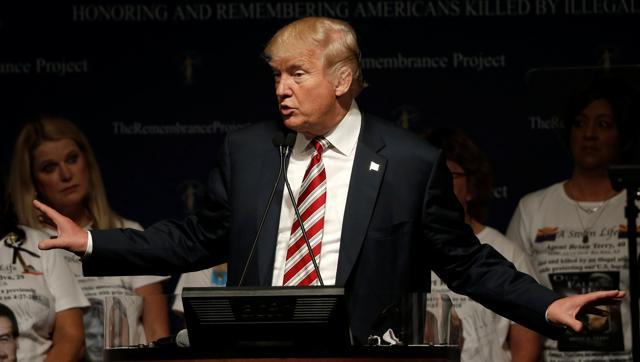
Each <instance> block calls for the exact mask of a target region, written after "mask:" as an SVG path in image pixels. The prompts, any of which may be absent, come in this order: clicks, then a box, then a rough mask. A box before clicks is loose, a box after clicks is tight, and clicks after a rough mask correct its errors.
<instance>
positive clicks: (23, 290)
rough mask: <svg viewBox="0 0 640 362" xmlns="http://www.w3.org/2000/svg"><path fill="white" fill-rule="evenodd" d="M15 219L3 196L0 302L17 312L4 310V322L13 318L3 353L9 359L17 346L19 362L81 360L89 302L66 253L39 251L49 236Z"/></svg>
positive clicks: (0, 339)
mask: <svg viewBox="0 0 640 362" xmlns="http://www.w3.org/2000/svg"><path fill="white" fill-rule="evenodd" d="M0 186H2V187H1V188H0V189H4V185H0ZM15 220H16V218H15V215H14V213H13V209H12V208H11V207H9V206H8V203H6V204H5V203H4V198H3V197H0V271H1V274H2V283H0V296H1V299H0V301H1V302H2V303H3V304H4V306H3V308H7V309H9V310H10V311H11V314H12V315H13V318H11V317H7V318H8V319H6V318H4V317H5V316H7V313H6V310H4V311H1V313H0V322H2V321H3V320H4V321H5V322H8V321H9V319H10V322H11V325H12V332H11V334H10V335H9V334H6V333H4V330H3V329H2V328H3V327H0V342H2V343H0V344H3V345H4V344H6V345H10V346H9V347H11V348H10V349H7V350H4V349H3V350H2V351H0V356H3V355H4V354H7V357H6V358H8V360H11V358H10V357H11V355H13V357H15V356H16V350H17V359H18V360H19V361H43V360H44V361H78V360H80V359H81V358H82V356H83V354H84V332H83V328H82V308H84V307H87V306H88V305H89V303H88V302H87V300H86V299H85V297H84V296H83V294H82V291H81V290H80V288H79V287H78V284H77V283H76V281H75V279H74V277H73V274H72V273H71V270H69V267H68V266H67V264H66V263H65V261H64V259H63V258H62V255H61V254H60V253H59V252H50V251H40V250H39V249H38V244H37V243H38V241H40V240H42V238H46V237H48V236H47V235H46V234H44V233H42V232H40V231H38V230H35V229H32V228H29V227H25V226H17V225H16V221H15ZM1 324H2V323H0V325H1ZM5 324H7V323H5ZM4 327H6V325H4ZM18 331H19V333H18ZM5 342H6V343H5ZM9 352H12V353H9Z"/></svg>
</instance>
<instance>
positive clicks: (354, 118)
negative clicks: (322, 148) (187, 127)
mask: <svg viewBox="0 0 640 362" xmlns="http://www.w3.org/2000/svg"><path fill="white" fill-rule="evenodd" d="M361 124H362V113H360V108H358V104H357V103H356V101H355V100H354V101H353V102H351V107H349V111H348V112H347V114H346V115H345V116H344V118H343V119H342V120H341V121H340V122H338V124H337V125H336V126H335V127H333V128H332V129H330V130H329V132H327V133H326V134H325V135H324V137H325V138H326V139H327V140H328V141H329V142H330V143H331V145H332V146H333V149H335V150H336V151H337V152H339V153H341V154H343V155H345V156H350V155H351V154H352V153H353V152H355V149H356V145H357V144H358V136H359V135H360V125H361ZM311 140H312V139H307V138H306V137H305V136H304V135H303V134H302V133H298V135H297V136H296V143H295V145H294V150H295V151H298V152H302V151H304V149H305V148H306V147H307V146H308V145H309V142H311Z"/></svg>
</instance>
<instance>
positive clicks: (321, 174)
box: [282, 136, 330, 286]
mask: <svg viewBox="0 0 640 362" xmlns="http://www.w3.org/2000/svg"><path fill="white" fill-rule="evenodd" d="M310 144H311V146H312V147H313V148H314V152H313V156H312V157H311V161H310V162H309V166H308V167H307V170H306V171H305V173H304V178H303V179H302V185H301V186H300V193H299V194H298V201H297V203H296V205H297V206H298V209H300V216H301V217H302V223H303V225H304V229H305V230H306V231H307V236H308V237H309V242H310V243H311V248H312V250H313V255H315V257H316V262H317V263H320V258H319V256H320V248H321V246H322V234H323V231H324V207H325V203H326V201H327V183H326V179H327V174H326V173H325V171H324V163H322V152H323V151H324V150H326V149H327V147H329V146H330V143H329V141H327V139H326V138H324V137H322V136H318V137H316V138H314V139H313V140H312V141H311V143H310ZM317 280H318V276H317V275H316V272H315V269H314V267H313V262H312V261H311V255H309V250H308V248H307V246H306V244H305V240H304V236H303V235H302V230H301V228H300V224H299V223H298V220H297V219H294V222H293V225H292V226H291V236H290V237H289V247H288V249H287V259H286V262H285V266H284V278H283V281H282V285H285V286H291V285H311V284H313V283H314V282H316V281H317Z"/></svg>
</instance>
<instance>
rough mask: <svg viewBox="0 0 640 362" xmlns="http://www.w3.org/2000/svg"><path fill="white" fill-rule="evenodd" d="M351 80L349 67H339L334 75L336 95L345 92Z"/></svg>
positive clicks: (349, 87) (351, 75)
mask: <svg viewBox="0 0 640 362" xmlns="http://www.w3.org/2000/svg"><path fill="white" fill-rule="evenodd" d="M351 82H353V74H352V72H351V69H349V68H347V67H342V68H340V70H338V72H337V75H336V84H335V88H336V97H340V96H342V95H344V94H346V93H347V92H348V91H349V89H351Z"/></svg>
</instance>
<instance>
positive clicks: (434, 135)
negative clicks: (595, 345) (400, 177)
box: [425, 128, 541, 362]
mask: <svg viewBox="0 0 640 362" xmlns="http://www.w3.org/2000/svg"><path fill="white" fill-rule="evenodd" d="M425 138H426V139H427V141H429V142H431V143H432V144H433V145H434V146H436V147H439V148H441V149H442V152H443V153H444V155H445V157H446V159H447V166H448V167H449V171H451V175H452V178H453V191H454V193H455V195H456V197H457V198H458V201H460V204H461V205H462V207H463V208H464V211H465V221H466V223H467V224H468V225H469V226H470V227H471V229H472V230H473V232H474V233H475V234H476V236H477V237H478V239H479V240H480V242H482V243H484V244H489V245H491V246H492V247H493V248H495V249H496V250H497V251H498V252H500V253H501V254H502V255H503V256H504V257H505V258H506V259H508V260H509V261H511V262H512V263H513V264H514V265H515V266H516V268H517V269H518V270H520V271H521V272H524V273H527V274H529V275H533V274H534V273H533V267H532V266H531V265H530V264H529V261H528V258H527V256H526V254H524V252H523V251H522V250H521V249H520V248H519V247H517V246H516V244H515V243H513V242H511V241H509V240H507V239H506V238H505V237H504V235H502V234H501V233H500V232H499V231H497V230H495V229H493V228H491V227H488V226H486V225H484V224H482V222H483V221H484V220H485V218H486V216H487V212H488V206H489V200H490V198H491V170H490V167H489V162H488V161H487V159H486V158H485V156H484V155H483V154H482V152H480V150H479V149H478V147H477V146H476V145H475V144H474V143H473V142H472V141H471V139H470V138H469V137H468V136H467V135H466V134H464V133H463V132H461V131H459V130H454V129H449V128H440V129H436V130H432V131H429V132H427V134H426V135H425ZM431 291H432V292H433V293H447V294H450V295H451V296H452V298H451V299H452V302H453V304H454V306H455V308H456V311H457V313H458V315H459V317H460V319H461V320H462V332H463V343H462V354H461V357H460V359H461V361H465V362H468V361H478V362H480V361H495V362H499V361H505V362H507V361H531V362H534V361H537V360H538V358H539V356H540V350H541V340H540V337H539V336H538V334H537V333H535V332H533V331H530V330H529V329H527V328H525V327H522V326H520V325H518V324H515V323H513V322H511V321H509V320H507V319H505V318H503V317H501V316H499V315H497V314H495V313H493V312H492V311H490V310H488V309H486V308H485V307H483V306H481V305H480V304H478V303H476V302H474V301H472V300H470V299H469V298H467V297H465V296H462V295H458V294H455V293H453V292H451V291H450V290H449V289H448V288H447V286H446V285H445V284H444V283H443V282H442V281H441V280H440V279H439V278H438V277H437V276H436V275H435V274H432V276H431Z"/></svg>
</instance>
